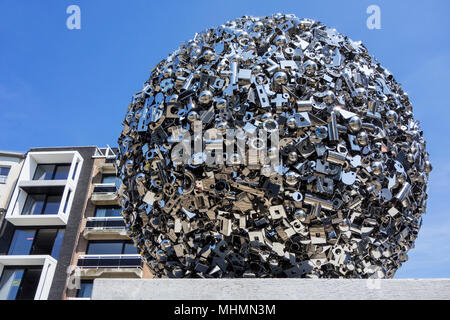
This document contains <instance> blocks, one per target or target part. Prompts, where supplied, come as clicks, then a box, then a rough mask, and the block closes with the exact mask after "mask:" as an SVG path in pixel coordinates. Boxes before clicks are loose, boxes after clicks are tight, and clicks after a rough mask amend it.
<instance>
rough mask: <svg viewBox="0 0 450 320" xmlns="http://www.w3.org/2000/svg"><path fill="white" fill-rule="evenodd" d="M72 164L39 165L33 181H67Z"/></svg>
mask: <svg viewBox="0 0 450 320" xmlns="http://www.w3.org/2000/svg"><path fill="white" fill-rule="evenodd" d="M69 170H70V164H66V163H64V164H39V165H38V166H37V168H36V171H35V172H34V177H33V180H66V179H67V177H68V176H69Z"/></svg>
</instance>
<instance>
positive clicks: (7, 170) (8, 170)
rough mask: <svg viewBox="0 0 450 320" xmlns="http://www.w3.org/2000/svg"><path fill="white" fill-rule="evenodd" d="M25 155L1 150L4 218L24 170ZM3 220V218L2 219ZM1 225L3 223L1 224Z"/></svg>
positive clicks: (0, 203) (0, 207)
mask: <svg viewBox="0 0 450 320" xmlns="http://www.w3.org/2000/svg"><path fill="white" fill-rule="evenodd" d="M24 158H25V155H24V154H23V153H19V152H9V151H1V150H0V215H1V216H4V214H5V213H6V209H7V208H8V204H9V200H10V198H11V194H12V191H13V190H14V186H15V184H16V181H17V178H18V177H19V173H20V169H22V164H23V159H24ZM0 219H1V218H0ZM0 224H1V222H0Z"/></svg>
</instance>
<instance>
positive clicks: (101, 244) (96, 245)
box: [87, 241, 137, 254]
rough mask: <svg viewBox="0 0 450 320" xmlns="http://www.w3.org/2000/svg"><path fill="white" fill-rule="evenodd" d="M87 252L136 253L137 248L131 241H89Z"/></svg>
mask: <svg viewBox="0 0 450 320" xmlns="http://www.w3.org/2000/svg"><path fill="white" fill-rule="evenodd" d="M130 245H131V246H132V247H133V249H134V250H132V249H131V247H130ZM87 254H137V249H136V248H135V247H134V245H133V242H131V241H89V243H88V249H87Z"/></svg>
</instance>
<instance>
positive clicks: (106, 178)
mask: <svg viewBox="0 0 450 320" xmlns="http://www.w3.org/2000/svg"><path fill="white" fill-rule="evenodd" d="M102 183H112V184H115V183H116V176H114V175H104V176H103V177H102Z"/></svg>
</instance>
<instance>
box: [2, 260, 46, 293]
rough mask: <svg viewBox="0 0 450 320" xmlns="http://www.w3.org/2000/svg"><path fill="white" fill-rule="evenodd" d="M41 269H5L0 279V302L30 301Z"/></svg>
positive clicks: (33, 267)
mask: <svg viewBox="0 0 450 320" xmlns="http://www.w3.org/2000/svg"><path fill="white" fill-rule="evenodd" d="M41 272H42V267H35V266H32V267H31V266H30V267H23V268H22V267H5V268H4V270H3V273H2V276H1V279H0V300H32V299H34V296H35V294H36V289H37V286H38V284H39V278H40V277H41Z"/></svg>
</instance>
